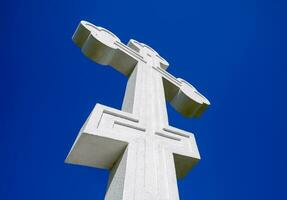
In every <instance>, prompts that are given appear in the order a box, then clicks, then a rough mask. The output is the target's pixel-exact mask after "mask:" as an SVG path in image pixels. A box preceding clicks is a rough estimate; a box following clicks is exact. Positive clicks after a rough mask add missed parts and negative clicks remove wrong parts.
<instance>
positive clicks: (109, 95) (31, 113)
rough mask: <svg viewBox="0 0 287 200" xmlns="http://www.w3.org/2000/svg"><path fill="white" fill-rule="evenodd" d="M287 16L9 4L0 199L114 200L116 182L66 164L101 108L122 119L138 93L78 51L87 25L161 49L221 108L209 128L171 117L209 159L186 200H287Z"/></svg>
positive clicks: (128, 5)
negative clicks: (107, 196) (109, 193)
mask: <svg viewBox="0 0 287 200" xmlns="http://www.w3.org/2000/svg"><path fill="white" fill-rule="evenodd" d="M285 6H286V5H284V3H282V2H280V1H276V0H274V1H264V0H262V1H255V0H242V1H239V0H233V1H230V0H217V1H211V0H201V1H180V0H178V1H151V0H146V1H98V0H93V1H84V0H82V1H75V0H70V1H56V0H49V1H43V0H37V1H36V0H35V1H24V0H14V1H9V2H8V1H6V2H3V1H2V2H1V3H0V11H1V12H0V13H1V14H0V15H1V31H0V36H1V37H0V41H1V50H0V51H1V61H0V64H1V65H0V69H1V71H0V72H1V73H0V91H1V98H0V120H1V122H0V128H1V140H0V151H1V157H2V159H1V165H0V180H1V182H0V196H1V197H0V198H1V199H5V200H6V199H7V200H8V199H11V200H12V199H13V200H14V199H15V200H16V199H29V200H32V199H42V200H44V199H69V200H73V199H75V200H76V199H86V200H89V199H103V198H104V193H105V187H106V182H107V178H108V172H107V171H105V170H100V169H94V168H86V167H81V166H73V165H67V164H64V159H65V157H66V155H67V153H68V151H69V149H70V147H71V145H72V144H73V142H74V139H75V137H76V136H77V133H78V130H79V129H80V127H81V126H82V124H83V123H84V121H85V119H86V118H87V116H88V115H89V113H90V112H91V110H92V108H93V107H94V105H95V104H96V103H97V102H99V103H102V104H104V105H107V106H111V107H115V108H120V107H121V102H122V98H123V95H124V89H125V84H126V81H127V79H126V77H124V76H122V75H121V74H119V73H117V72H116V71H114V70H113V69H112V68H108V67H103V66H100V65H98V64H95V63H93V62H92V61H90V60H88V59H86V58H85V57H84V56H83V55H82V54H81V52H80V51H79V49H78V48H77V47H76V46H75V45H74V44H73V43H72V41H71V36H72V34H73V32H74V30H75V28H76V26H77V24H78V23H79V21H80V20H82V19H85V20H87V21H90V22H92V23H94V24H96V25H100V26H103V27H105V28H108V29H110V30H111V31H112V32H114V33H115V34H116V35H117V36H118V37H119V38H120V39H121V41H122V42H124V43H127V42H128V40H129V39H131V38H134V39H136V40H138V41H141V42H144V43H146V44H148V45H150V46H151V47H153V48H154V49H156V50H157V51H158V52H159V53H160V55H161V56H162V57H164V58H165V59H166V60H167V61H168V62H169V63H170V67H169V69H168V71H169V72H170V73H172V74H173V75H175V76H176V77H182V78H184V79H186V80H188V81H189V82H190V83H192V84H193V85H194V86H195V87H197V88H198V89H199V91H201V92H202V93H203V94H204V95H205V96H206V97H207V98H208V99H209V100H210V101H211V103H212V106H211V107H210V109H209V110H207V111H206V113H205V114H204V115H203V116H202V117H201V118H199V119H186V118H183V117H182V116H181V115H179V114H178V113H176V112H175V111H174V110H172V109H170V108H169V118H170V123H171V124H172V125H173V126H176V127H178V128H182V129H185V130H188V131H191V132H193V133H195V136H196V139H197V142H198V146H199V150H200V153H201V156H202V160H201V161H200V163H199V164H198V165H197V166H196V167H195V168H194V170H193V171H191V173H190V174H189V175H188V176H187V177H186V178H185V179H184V180H181V181H179V192H180V196H181V199H198V200H210V199H213V200H214V199H216V200H225V199H226V200H230V199H232V200H242V199H247V200H248V199H252V200H253V199H260V200H265V199H266V200H267V199H268V200H269V199H284V198H283V195H284V194H283V193H284V192H286V188H285V187H286V175H285V173H283V171H286V169H285V168H284V164H285V162H286V155H283V154H284V153H285V152H286V150H285V148H284V147H285V146H286V144H284V141H286V139H287V137H286V135H285V134H284V133H286V128H285V127H284V126H286V123H285V122H286V116H285V112H284V111H285V106H284V100H286V84H285V83H284V82H285V80H284V79H285V74H286V66H287V62H286V38H285V36H286V19H287V18H286V14H285V13H286V8H284V7H285ZM107 79H112V80H113V81H112V82H107ZM103 85H104V87H102V86H103ZM284 130H285V131H284ZM284 179H285V180H284Z"/></svg>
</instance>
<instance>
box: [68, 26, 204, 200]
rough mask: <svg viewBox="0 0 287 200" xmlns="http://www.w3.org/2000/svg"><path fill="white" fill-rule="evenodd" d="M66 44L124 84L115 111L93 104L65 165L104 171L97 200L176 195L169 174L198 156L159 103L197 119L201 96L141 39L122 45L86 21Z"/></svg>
mask: <svg viewBox="0 0 287 200" xmlns="http://www.w3.org/2000/svg"><path fill="white" fill-rule="evenodd" d="M73 41H74V42H75V43H76V45H77V46H78V47H80V48H81V49H82V52H83V53H84V54H85V55H86V56H87V57H89V58H91V59H92V60H93V61H95V62H97V63H100V64H103V65H109V66H112V67H113V68H115V69H116V70H117V71H119V72H120V73H122V74H124V75H125V76H127V77H128V82H127V86H126V92H125V97H124V101H123V105H122V109H121V110H117V109H114V108H110V107H107V106H103V105H100V104H97V105H96V106H95V107H94V109H93V111H92V113H91V114H90V116H89V117H88V119H87V121H86V122H85V124H84V125H83V127H82V129H81V130H80V133H79V135H78V137H77V139H76V141H75V143H74V145H73V146H72V148H71V151H70V152H69V154H68V156H67V158H66V162H67V163H73V164H79V165H85V166H91V167H97V168H104V169H109V170H110V178H109V183H108V187H107V192H106V196H105V200H178V199H179V195H178V188H177V178H181V177H184V176H185V175H186V174H187V173H188V171H189V170H190V169H191V168H192V167H193V166H194V165H195V164H196V163H197V161H198V160H199V159H200V155H199V152H198V149H197V145H196V141H195V138H194V135H193V134H192V133H189V132H186V131H183V130H180V129H177V128H174V127H171V126H169V124H168V115H167V110H166V100H167V101H169V102H170V103H171V105H172V106H173V108H175V110H177V111H178V112H180V113H181V114H183V115H184V116H188V117H193V116H199V115H200V114H201V113H202V112H203V111H204V110H205V108H206V107H207V106H208V105H209V101H208V100H207V99H206V98H205V97H204V96H203V95H201V94H200V93H199V92H198V91H197V90H196V89H195V88H194V87H193V86H192V85H191V84H189V83H188V82H186V81H184V80H183V79H179V78H175V77H174V76H172V75H171V74H169V73H168V72H167V71H166V69H167V67H168V65H169V64H168V62H167V61H166V60H165V59H163V58H162V57H160V56H159V54H158V53H157V52H156V51H155V50H153V49H152V48H150V47H149V46H147V45H145V44H143V43H140V42H137V41H136V40H130V41H129V43H128V45H127V46H126V45H124V44H123V43H121V41H120V39H119V38H118V37H117V36H115V35H114V34H113V33H111V32H110V31H108V30H106V29H104V28H101V27H98V26H95V25H93V24H91V23H89V22H86V21H81V22H80V24H79V26H78V28H77V30H76V32H75V33H74V35H73ZM108 81H110V82H112V81H113V80H111V79H108ZM101 87H104V84H103V85H102V86H101ZM111 96H112V95H111Z"/></svg>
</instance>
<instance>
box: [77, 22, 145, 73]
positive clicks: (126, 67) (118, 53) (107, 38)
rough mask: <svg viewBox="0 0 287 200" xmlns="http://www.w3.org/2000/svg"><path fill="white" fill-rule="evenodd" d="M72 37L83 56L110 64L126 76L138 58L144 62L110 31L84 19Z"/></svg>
mask: <svg viewBox="0 0 287 200" xmlns="http://www.w3.org/2000/svg"><path fill="white" fill-rule="evenodd" d="M72 39H73V41H74V42H75V44H76V45H77V46H78V47H79V48H81V50H82V52H83V54H84V55H85V56H87V57H88V58H90V59H92V60H93V61H95V62H97V63H99V64H102V65H110V66H112V67H114V68H115V69H116V70H117V71H119V72H121V73H122V74H124V75H126V76H129V75H130V74H131V72H132V71H133V69H134V67H135V65H136V64H137V62H138V61H139V60H141V61H143V62H145V61H144V59H143V57H142V56H140V55H139V54H138V53H137V52H136V51H134V50H133V49H132V48H129V47H128V46H126V45H124V44H123V43H121V41H120V39H119V38H118V37H117V36H116V35H114V34H113V33H112V32H110V31H109V30H107V29H105V28H102V27H99V26H95V25H93V24H91V23H89V22H86V21H81V22H80V24H79V25H78V27H77V29H76V31H75V33H74V35H73V38H72Z"/></svg>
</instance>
